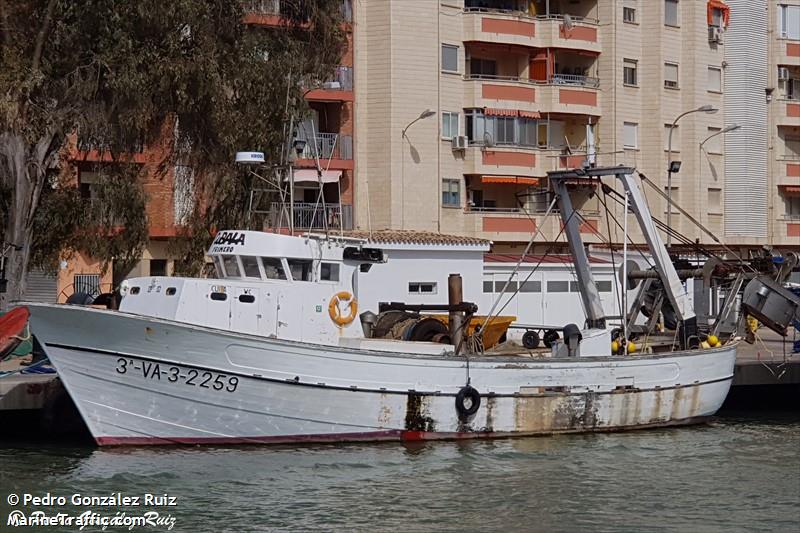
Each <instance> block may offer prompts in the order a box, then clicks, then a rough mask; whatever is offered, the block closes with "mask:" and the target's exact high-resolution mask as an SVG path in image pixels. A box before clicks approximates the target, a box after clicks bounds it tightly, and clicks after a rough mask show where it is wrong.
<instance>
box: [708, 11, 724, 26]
mask: <svg viewBox="0 0 800 533" xmlns="http://www.w3.org/2000/svg"><path fill="white" fill-rule="evenodd" d="M722 24H723V15H722V10H721V9H719V8H717V7H713V8H711V24H709V25H710V26H713V27H715V28H722Z"/></svg>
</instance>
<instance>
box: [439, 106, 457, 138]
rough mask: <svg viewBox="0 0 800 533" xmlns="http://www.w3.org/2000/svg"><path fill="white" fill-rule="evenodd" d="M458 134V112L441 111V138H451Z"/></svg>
mask: <svg viewBox="0 0 800 533" xmlns="http://www.w3.org/2000/svg"><path fill="white" fill-rule="evenodd" d="M457 135H458V113H452V112H450V111H442V138H444V139H452V138H453V137H455V136H457Z"/></svg>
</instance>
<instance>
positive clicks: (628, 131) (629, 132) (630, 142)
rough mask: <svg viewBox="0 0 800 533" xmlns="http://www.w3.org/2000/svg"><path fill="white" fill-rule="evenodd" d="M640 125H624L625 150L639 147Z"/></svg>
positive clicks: (633, 123) (629, 123)
mask: <svg viewBox="0 0 800 533" xmlns="http://www.w3.org/2000/svg"><path fill="white" fill-rule="evenodd" d="M638 143H639V125H638V124H637V123H635V122H625V123H623V124H622V146H623V147H624V148H634V149H635V148H638V147H639V144H638Z"/></svg>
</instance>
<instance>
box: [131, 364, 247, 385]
mask: <svg viewBox="0 0 800 533" xmlns="http://www.w3.org/2000/svg"><path fill="white" fill-rule="evenodd" d="M116 371H117V374H126V375H141V376H142V377H143V378H144V379H152V380H155V381H166V382H168V383H176V384H180V385H184V386H190V387H200V388H203V389H213V390H216V391H225V392H234V391H235V390H236V387H238V386H239V378H238V377H236V376H229V375H227V374H220V373H219V372H211V371H208V370H197V369H195V368H184V367H181V366H175V365H162V364H160V363H153V362H150V361H141V360H139V359H131V358H129V357H120V358H118V359H117V368H116Z"/></svg>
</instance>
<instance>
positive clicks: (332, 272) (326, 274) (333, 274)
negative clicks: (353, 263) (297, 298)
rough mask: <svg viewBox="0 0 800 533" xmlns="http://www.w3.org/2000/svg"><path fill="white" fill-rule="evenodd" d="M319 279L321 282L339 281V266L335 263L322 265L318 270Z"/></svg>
mask: <svg viewBox="0 0 800 533" xmlns="http://www.w3.org/2000/svg"><path fill="white" fill-rule="evenodd" d="M319 279H321V280H322V281H339V265H338V264H337V263H322V264H321V265H320V270H319Z"/></svg>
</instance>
